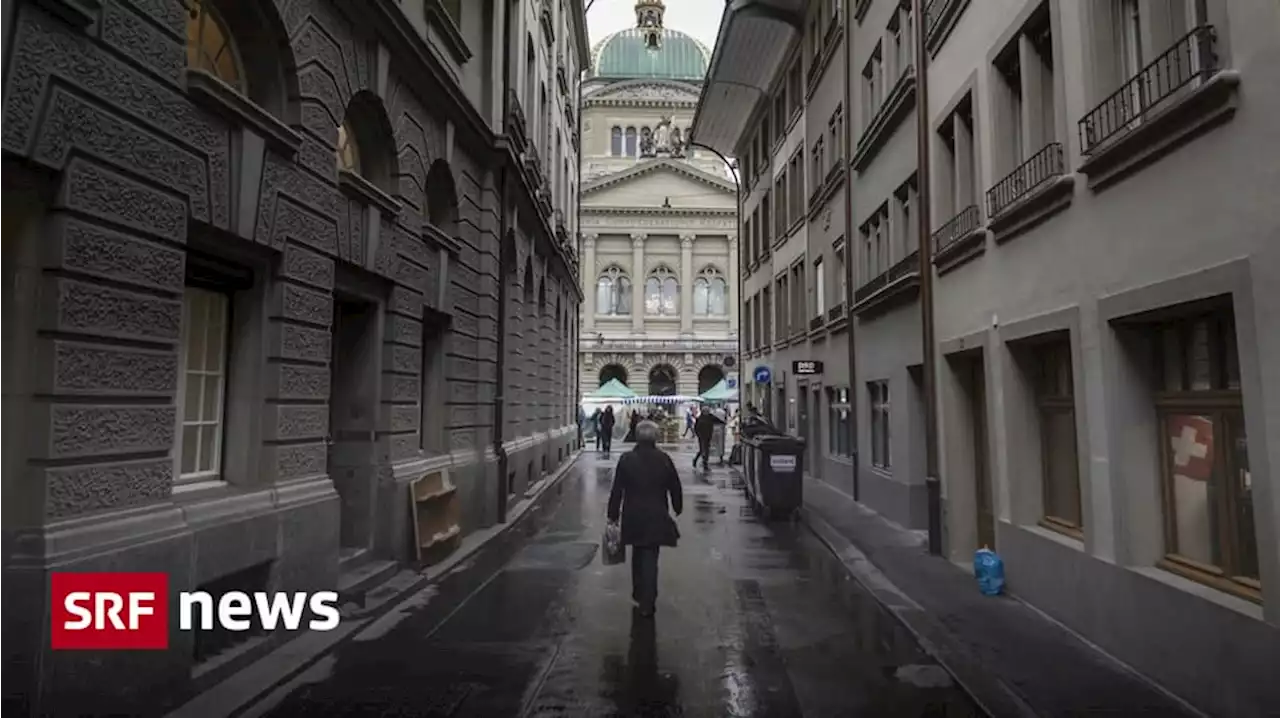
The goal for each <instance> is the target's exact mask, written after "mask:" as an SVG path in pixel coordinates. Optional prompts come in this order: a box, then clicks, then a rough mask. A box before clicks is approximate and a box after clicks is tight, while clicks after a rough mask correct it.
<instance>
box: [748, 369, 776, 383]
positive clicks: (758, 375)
mask: <svg viewBox="0 0 1280 718" xmlns="http://www.w3.org/2000/svg"><path fill="white" fill-rule="evenodd" d="M752 376H753V377H754V378H755V380H756V383H757V384H768V383H769V380H771V379H773V372H771V371H769V367H767V366H758V367H756V371H755V373H754V374H752Z"/></svg>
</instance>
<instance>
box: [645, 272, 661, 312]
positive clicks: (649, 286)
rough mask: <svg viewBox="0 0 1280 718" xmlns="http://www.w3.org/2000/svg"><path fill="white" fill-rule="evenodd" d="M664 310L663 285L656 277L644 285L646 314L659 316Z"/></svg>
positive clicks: (646, 281)
mask: <svg viewBox="0 0 1280 718" xmlns="http://www.w3.org/2000/svg"><path fill="white" fill-rule="evenodd" d="M661 308H662V285H661V283H660V282H659V281H658V279H657V278H656V277H650V278H649V279H647V280H645V283H644V313H645V314H657V313H658V311H659V310H660V309H661Z"/></svg>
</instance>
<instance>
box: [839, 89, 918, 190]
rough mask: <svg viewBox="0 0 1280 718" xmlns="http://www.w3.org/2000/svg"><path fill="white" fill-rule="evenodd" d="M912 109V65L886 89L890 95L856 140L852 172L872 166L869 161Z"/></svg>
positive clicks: (913, 106)
mask: <svg viewBox="0 0 1280 718" xmlns="http://www.w3.org/2000/svg"><path fill="white" fill-rule="evenodd" d="M915 106H916V70H915V66H914V65H908V66H907V67H905V68H903V70H902V73H901V74H900V75H898V79H897V80H896V81H895V82H894V83H893V87H891V88H889V94H888V95H887V96H886V97H885V98H884V102H882V103H880V107H878V108H877V109H876V111H875V114H874V115H873V116H872V117H871V121H870V122H868V123H867V127H866V129H865V130H863V131H862V135H861V136H860V137H859V138H858V144H857V146H856V147H855V148H854V150H853V157H852V158H850V162H852V164H853V169H854V170H856V171H858V172H862V171H863V170H865V169H866V168H867V166H868V165H870V164H871V160H873V159H875V156H876V155H877V154H878V153H879V152H880V149H881V148H882V147H884V146H885V144H886V143H887V142H888V141H889V138H891V137H892V136H893V134H894V130H895V129H897V127H898V126H899V125H900V124H902V123H903V122H904V121H905V120H906V119H907V116H908V115H909V114H911V110H912V109H914V108H915Z"/></svg>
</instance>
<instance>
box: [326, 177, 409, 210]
mask: <svg viewBox="0 0 1280 718" xmlns="http://www.w3.org/2000/svg"><path fill="white" fill-rule="evenodd" d="M338 187H339V188H340V189H341V190H342V192H343V194H345V195H347V196H348V197H351V198H352V199H354V200H356V201H357V202H363V203H365V204H369V205H374V206H375V207H377V208H379V209H381V210H382V211H384V212H385V213H386V214H387V215H388V216H392V217H394V216H396V215H398V214H400V207H401V205H400V202H399V201H397V200H396V199H395V198H393V197H392V196H391V195H389V194H387V193H386V192H383V191H382V190H380V189H378V188H377V187H376V186H374V184H373V183H372V182H370V181H369V180H367V179H365V178H363V177H361V176H360V175H358V174H356V173H354V172H349V171H347V170H338Z"/></svg>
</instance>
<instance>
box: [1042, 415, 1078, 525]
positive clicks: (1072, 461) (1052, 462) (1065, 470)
mask: <svg viewBox="0 0 1280 718" xmlns="http://www.w3.org/2000/svg"><path fill="white" fill-rule="evenodd" d="M1041 420H1042V421H1043V422H1044V435H1043V439H1042V441H1043V442H1044V446H1043V451H1044V471H1045V488H1044V491H1045V495H1044V512H1045V515H1046V516H1052V517H1053V518H1056V519H1060V520H1061V521H1064V522H1066V523H1068V524H1071V525H1072V526H1082V525H1083V524H1082V523H1081V517H1080V479H1079V470H1078V469H1079V463H1078V457H1077V455H1076V419H1075V413H1074V412H1070V411H1048V412H1045V414H1044V416H1043V417H1042V418H1041Z"/></svg>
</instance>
